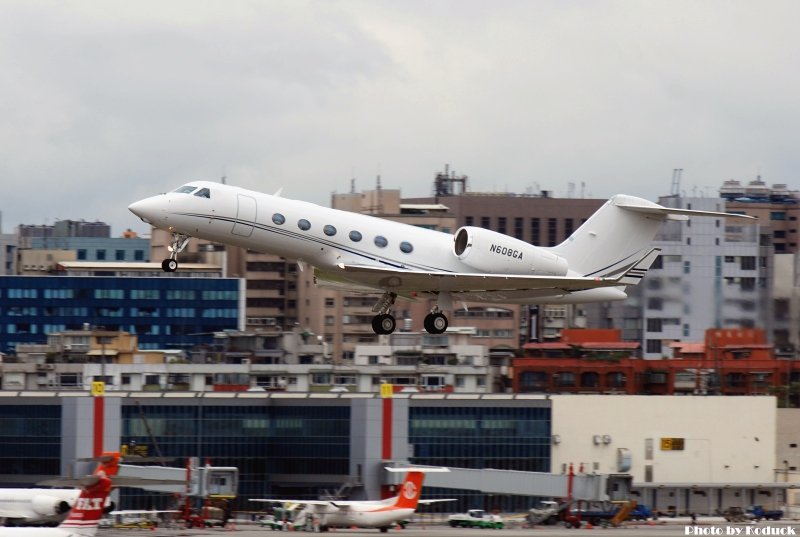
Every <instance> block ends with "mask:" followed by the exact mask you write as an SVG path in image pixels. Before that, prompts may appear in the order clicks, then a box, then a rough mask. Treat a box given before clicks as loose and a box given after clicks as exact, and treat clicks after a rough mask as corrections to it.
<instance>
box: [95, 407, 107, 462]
mask: <svg viewBox="0 0 800 537" xmlns="http://www.w3.org/2000/svg"><path fill="white" fill-rule="evenodd" d="M104 399H105V398H104V397H95V398H94V456H95V457H99V456H100V455H102V454H103V434H104V430H103V424H104V423H105V421H106V419H105V409H106V407H105V401H104Z"/></svg>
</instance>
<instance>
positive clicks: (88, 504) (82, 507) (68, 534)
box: [0, 458, 119, 537]
mask: <svg viewBox="0 0 800 537" xmlns="http://www.w3.org/2000/svg"><path fill="white" fill-rule="evenodd" d="M118 462H119V458H117V459H115V460H113V461H112V462H110V463H109V464H105V463H100V465H99V466H98V468H97V470H95V472H94V474H92V475H90V476H86V477H84V478H81V479H80V482H81V483H82V486H83V489H82V490H81V491H80V494H79V495H78V497H77V498H76V499H75V506H74V507H73V508H72V510H71V511H70V512H69V515H67V518H66V519H65V520H64V521H63V522H62V523H61V524H59V525H58V527H55V528H39V527H35V528H0V537H91V536H93V535H94V534H95V532H96V531H97V526H98V525H99V523H100V517H101V516H102V515H103V508H104V506H105V504H106V500H107V499H108V495H109V493H110V492H111V479H110V478H109V475H113V474H115V473H116V469H117V464H118Z"/></svg>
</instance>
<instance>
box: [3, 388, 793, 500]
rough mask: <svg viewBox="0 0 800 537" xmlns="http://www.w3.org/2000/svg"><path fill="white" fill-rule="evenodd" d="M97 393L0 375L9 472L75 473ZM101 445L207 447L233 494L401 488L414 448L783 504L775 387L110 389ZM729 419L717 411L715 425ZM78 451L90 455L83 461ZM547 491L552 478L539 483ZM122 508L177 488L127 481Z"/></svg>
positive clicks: (435, 456) (187, 450)
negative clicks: (232, 484)
mask: <svg viewBox="0 0 800 537" xmlns="http://www.w3.org/2000/svg"><path fill="white" fill-rule="evenodd" d="M93 399H94V398H93V397H91V396H90V395H89V394H88V393H85V392H74V391H71V392H57V391H54V392H36V391H27V392H17V391H0V418H2V419H0V423H2V437H3V438H2V442H0V482H4V483H6V484H8V485H23V484H27V485H29V484H31V483H35V482H36V481H38V480H41V479H45V478H48V477H52V476H54V475H58V474H68V473H70V472H72V471H74V472H75V473H77V474H80V473H81V472H83V471H85V470H86V469H87V468H86V467H76V466H75V463H74V462H73V461H74V460H75V459H76V458H79V457H86V456H91V454H92V453H91V450H92V445H93V436H94V433H95V424H94V421H93V411H92V410H93V405H94V401H93ZM104 404H105V418H106V419H105V428H104V431H103V447H104V449H105V450H116V449H122V450H132V449H136V451H137V452H139V453H141V452H146V453H147V454H148V455H161V456H165V457H177V458H178V460H177V461H176V462H175V463H174V464H171V465H173V466H178V467H180V466H182V465H183V464H184V462H183V461H184V460H185V458H186V457H200V459H201V460H202V461H206V460H208V461H210V463H211V464H212V465H214V466H236V467H238V468H239V472H240V475H239V497H238V499H237V500H236V502H235V503H234V505H233V508H234V509H235V510H251V509H252V508H253V506H252V504H250V503H249V502H248V501H247V499H248V498H255V497H262V498H263V497H288V498H308V499H317V498H318V497H320V496H321V495H331V494H339V495H341V496H344V497H347V498H349V499H365V498H369V499H376V498H379V497H383V496H388V495H391V494H392V493H393V484H392V483H393V482H392V481H391V480H389V479H388V478H387V476H386V472H384V470H383V467H384V466H386V465H387V464H392V463H403V464H404V463H407V462H408V463H412V464H425V465H437V466H449V467H456V468H473V469H487V468H493V469H499V470H517V471H526V472H552V473H555V474H564V473H566V472H567V469H568V467H569V465H570V464H573V466H574V468H575V470H576V472H578V473H584V474H592V473H594V474H617V473H630V474H631V475H632V476H633V482H634V487H635V490H634V499H637V500H638V501H639V502H640V503H644V504H647V505H649V506H651V507H654V508H656V509H658V510H661V511H662V512H673V511H674V512H679V513H688V512H697V513H712V512H714V510H715V509H719V508H725V507H728V506H730V505H741V506H746V505H749V504H754V503H755V504H763V505H769V506H772V505H775V504H777V505H782V504H783V503H784V502H785V494H786V489H787V488H789V487H791V486H792V485H791V484H790V483H783V482H782V479H781V480H780V481H779V479H778V478H777V472H776V471H775V469H776V461H775V458H776V413H777V409H776V405H775V399H774V398H773V397H769V396H763V397H712V396H706V397H694V396H686V397H674V396H667V397H661V396H649V397H648V396H641V397H639V396H622V395H620V396H607V395H606V396H603V395H597V396H595V395H553V396H544V395H533V394H465V393H434V394H428V393H414V394H410V393H396V394H393V397H390V398H381V397H380V396H379V395H378V394H374V393H346V392H342V393H291V392H283V393H270V392H235V393H225V392H114V393H113V394H110V395H108V396H107V397H105V398H104ZM720 424H723V425H721V426H720ZM80 464H85V463H78V465H79V466H80ZM464 485H465V486H464V489H459V490H454V489H443V488H437V487H426V490H425V492H424V496H426V497H433V498H436V497H440V498H443V497H448V498H449V497H454V498H458V501H457V502H456V503H454V504H448V505H447V506H446V507H443V508H442V509H446V510H448V511H459V510H464V509H469V508H483V509H499V510H501V511H503V512H521V511H525V510H527V509H528V508H530V507H532V506H534V505H535V503H536V501H537V500H538V498H537V497H536V496H537V494H535V491H536V483H532V485H531V486H532V489H531V490H532V491H533V493H532V494H530V495H528V496H522V495H511V494H503V493H502V492H499V491H497V490H495V489H491V488H489V487H486V488H484V489H483V490H482V489H481V487H480V484H478V485H476V484H475V483H467V482H466V481H465V483H464ZM539 496H543V494H539ZM121 501H122V506H121V507H123V508H149V507H151V506H153V505H158V506H159V507H167V506H168V502H169V501H170V499H169V498H168V497H166V496H163V495H162V496H159V495H157V494H154V493H142V492H140V491H132V490H128V491H126V492H125V494H123V497H122V500H121Z"/></svg>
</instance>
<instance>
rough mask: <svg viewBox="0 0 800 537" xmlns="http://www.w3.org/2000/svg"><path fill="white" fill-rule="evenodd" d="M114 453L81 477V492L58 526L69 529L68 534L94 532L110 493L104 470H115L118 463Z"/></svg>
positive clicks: (86, 536)
mask: <svg viewBox="0 0 800 537" xmlns="http://www.w3.org/2000/svg"><path fill="white" fill-rule="evenodd" d="M116 455H117V456H116V457H115V458H112V460H110V461H109V462H108V463H104V462H101V463H100V464H99V465H98V467H97V469H96V470H95V472H94V474H92V475H91V476H87V477H85V478H83V479H84V480H83V488H82V490H81V494H80V496H78V499H77V500H75V505H74V506H73V508H72V510H71V511H70V512H69V515H67V518H66V519H64V521H63V522H62V523H61V524H60V525H59V526H58V527H59V528H63V529H66V530H69V531H71V532H72V533H70V535H75V536H81V537H91V536H93V535H94V534H95V532H96V531H97V526H98V524H99V523H100V518H101V517H102V516H103V507H104V505H105V502H106V499H107V498H108V495H109V494H110V493H111V479H110V478H109V477H108V475H107V473H106V470H107V469H108V470H109V471H115V467H116V466H118V464H119V454H116Z"/></svg>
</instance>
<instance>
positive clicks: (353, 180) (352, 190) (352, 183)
mask: <svg viewBox="0 0 800 537" xmlns="http://www.w3.org/2000/svg"><path fill="white" fill-rule="evenodd" d="M350 193H351V194H355V193H356V178H355V177H353V178H351V179H350Z"/></svg>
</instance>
